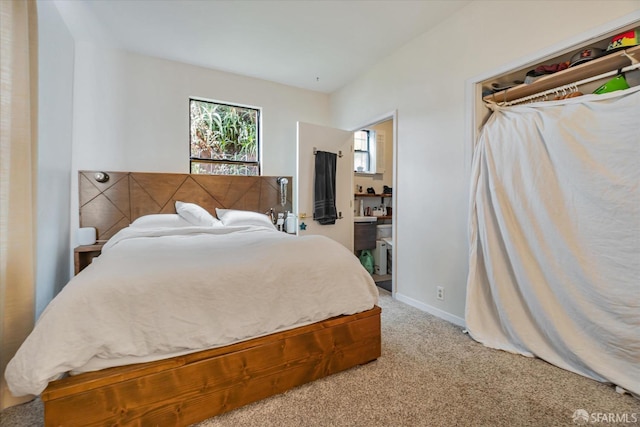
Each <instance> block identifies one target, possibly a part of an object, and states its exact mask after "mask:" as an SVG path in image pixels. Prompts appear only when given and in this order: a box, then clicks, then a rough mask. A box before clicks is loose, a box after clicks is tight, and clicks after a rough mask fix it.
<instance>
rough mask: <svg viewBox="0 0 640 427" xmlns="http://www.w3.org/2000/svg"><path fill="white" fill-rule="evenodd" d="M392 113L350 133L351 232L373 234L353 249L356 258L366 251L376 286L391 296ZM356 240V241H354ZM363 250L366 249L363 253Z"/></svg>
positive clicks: (393, 247)
mask: <svg viewBox="0 0 640 427" xmlns="http://www.w3.org/2000/svg"><path fill="white" fill-rule="evenodd" d="M395 119H396V113H395V112H393V113H390V114H387V115H385V116H383V117H382V118H379V119H377V120H372V121H371V122H370V124H367V125H365V126H360V127H358V128H357V129H355V130H354V132H355V138H354V168H353V175H354V177H353V183H354V190H355V191H354V197H353V207H354V229H355V230H356V231H355V233H357V232H358V229H362V228H363V227H366V228H367V229H368V230H370V231H369V233H374V235H373V236H372V237H370V238H369V239H367V243H365V245H364V246H357V245H356V246H354V253H355V254H356V256H360V255H361V253H362V251H363V250H369V251H370V253H371V254H372V255H373V259H374V271H373V274H372V277H373V279H374V281H375V282H376V285H377V286H378V287H380V288H382V289H385V290H387V291H389V292H391V293H392V294H393V293H394V291H395V289H396V286H395V283H396V281H395V280H394V279H395V277H396V275H395V271H396V265H395V264H397V262H395V261H396V259H397V258H396V257H395V253H396V246H397V245H396V238H395V236H396V227H397V221H396V220H395V218H396V215H395V214H396V213H397V211H396V206H397V197H396V194H395V193H396V191H394V190H395V187H396V176H397V171H396V165H397V161H396V157H397V155H396V151H397V150H396V147H397V138H396V120H395ZM356 240H357V238H356ZM363 248H366V249H363Z"/></svg>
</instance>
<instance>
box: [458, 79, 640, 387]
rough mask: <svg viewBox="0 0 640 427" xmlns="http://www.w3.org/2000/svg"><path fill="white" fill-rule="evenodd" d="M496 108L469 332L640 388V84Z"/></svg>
mask: <svg viewBox="0 0 640 427" xmlns="http://www.w3.org/2000/svg"><path fill="white" fill-rule="evenodd" d="M491 108H492V109H493V110H494V111H493V114H492V115H491V117H490V118H489V120H488V121H487V123H486V125H485V126H484V128H483V129H482V131H481V134H480V138H479V140H478V142H477V146H476V148H475V152H474V161H473V170H472V185H471V187H472V188H471V194H470V216H469V232H470V235H469V240H470V265H469V277H468V283H467V301H466V324H467V328H468V330H469V332H470V335H471V336H472V337H473V338H474V339H476V340H477V341H479V342H481V343H483V344H485V345H486V346H488V347H492V348H497V349H502V350H506V351H509V352H513V353H519V354H522V355H526V356H535V357H539V358H541V359H544V360H546V361H547V362H549V363H552V364H554V365H557V366H559V367H561V368H564V369H567V370H570V371H573V372H575V373H578V374H581V375H584V376H586V377H589V378H593V379H595V380H597V381H601V382H609V383H613V384H616V385H618V386H620V387H622V388H624V389H626V390H628V391H630V392H632V393H635V394H639V395H640V363H639V361H640V335H639V331H640V283H639V282H638V280H639V278H640V87H636V88H631V89H627V90H622V91H618V92H613V93H609V94H605V95H585V96H582V97H579V98H572V99H566V100H563V101H557V102H552V103H545V102H539V103H533V104H522V105H515V106H510V107H499V106H496V105H493V106H492V107H491Z"/></svg>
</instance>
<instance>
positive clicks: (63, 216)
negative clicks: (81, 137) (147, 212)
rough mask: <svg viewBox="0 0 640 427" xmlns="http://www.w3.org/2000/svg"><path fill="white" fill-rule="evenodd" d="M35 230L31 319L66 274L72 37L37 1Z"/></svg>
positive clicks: (49, 6)
mask: <svg viewBox="0 0 640 427" xmlns="http://www.w3.org/2000/svg"><path fill="white" fill-rule="evenodd" d="M37 4H38V44H39V46H38V61H39V74H38V86H39V87H38V91H39V92H38V104H39V105H38V107H39V111H38V213H37V215H38V231H37V242H38V248H37V264H36V311H35V312H36V319H37V318H38V317H39V316H40V313H41V312H42V310H43V309H44V308H45V306H46V305H47V304H48V303H49V301H50V300H51V298H53V297H54V296H55V294H56V293H58V291H59V290H60V289H62V286H64V284H65V283H67V281H68V280H69V277H70V270H69V263H70V259H71V250H70V245H69V218H70V210H69V209H70V201H71V194H70V183H71V139H72V135H71V129H72V114H73V104H72V101H73V58H74V40H73V38H72V37H71V34H70V33H69V31H68V30H67V27H66V25H65V24H64V22H63V21H62V18H61V17H60V15H59V13H58V10H57V9H56V7H55V6H54V5H53V3H51V2H49V1H43V0H39V1H38V3H37Z"/></svg>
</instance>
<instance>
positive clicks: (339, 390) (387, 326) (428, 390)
mask: <svg viewBox="0 0 640 427" xmlns="http://www.w3.org/2000/svg"><path fill="white" fill-rule="evenodd" d="M380 305H381V307H382V310H383V311H382V356H381V357H380V359H378V360H377V361H375V362H372V363H370V364H368V365H365V366H360V367H357V368H354V369H351V370H349V371H346V372H342V373H340V374H336V375H333V376H331V377H328V378H324V379H321V380H318V381H315V382H313V383H310V384H306V385H304V386H301V387H298V388H295V389H293V390H290V391H288V392H287V393H284V394H281V395H278V396H274V397H271V398H269V399H265V400H263V401H260V402H256V403H254V404H251V405H248V406H245V407H243V408H240V409H237V410H235V411H232V412H229V413H227V414H223V415H220V416H218V417H214V418H211V419H209V420H206V421H204V422H202V423H200V424H198V425H197V426H198V427H224V426H229V427H232V426H233V427H236V426H256V427H257V426H260V427H267V426H274V427H275V426H278V427H283V426H291V427H294V426H295V427H299V426H437V427H440V426H509V427H512V426H545V427H547V426H571V425H577V424H576V423H574V421H573V420H572V416H573V414H574V411H576V410H578V409H583V410H585V411H586V412H587V413H588V414H592V416H593V415H595V416H597V417H599V419H600V420H602V419H603V418H602V417H603V416H604V417H607V420H611V418H610V415H609V414H613V416H614V417H617V419H618V420H621V419H622V420H624V419H627V420H628V421H630V422H629V423H627V424H625V423H620V422H618V423H616V422H602V423H601V424H603V425H608V426H613V425H632V426H640V400H638V399H636V398H634V397H632V396H629V395H621V394H618V393H616V392H615V390H614V388H613V387H612V386H610V385H606V384H601V383H598V382H596V381H593V380H590V379H587V378H584V377H581V376H579V375H576V374H573V373H571V372H568V371H564V370H562V369H559V368H556V367H555V366H552V365H549V364H548V363H545V362H543V361H542V360H538V359H530V358H526V357H522V356H518V355H513V354H510V353H506V352H502V351H497V350H492V349H489V348H486V347H484V346H482V345H481V344H478V343H476V342H475V341H473V340H472V339H471V338H469V337H468V336H467V335H465V334H463V333H462V332H461V330H460V328H459V327H457V326H455V325H452V324H451V323H448V322H446V321H444V320H441V319H438V318H436V317H433V316H431V315H429V314H426V313H423V312H421V311H419V310H417V309H414V308H412V307H409V306H407V305H405V304H403V303H401V302H398V301H395V300H393V299H392V298H391V297H390V294H389V293H388V292H386V291H384V290H381V298H380ZM596 413H597V414H596ZM599 414H602V415H599ZM0 420H1V421H0V425H1V426H2V427H9V426H12V427H13V426H20V427H22V426H25V427H26V426H29V427H34V426H38V425H42V404H41V402H40V401H39V400H36V401H33V402H31V403H28V404H24V405H20V406H17V407H13V408H9V409H7V410H5V411H3V412H2V413H1V414H0Z"/></svg>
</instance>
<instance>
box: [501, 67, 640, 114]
mask: <svg viewBox="0 0 640 427" xmlns="http://www.w3.org/2000/svg"><path fill="white" fill-rule="evenodd" d="M638 68H640V63H636V64H631V65H629V66H627V67H624V68H621V69H619V70H613V71H609V72H607V73H602V74H598V75H597V76H593V77H589V78H587V79H583V80H580V81H577V82H574V83H569V84H566V85H562V86H558V87H555V88H553V89H548V90H545V91H542V92H538V93H534V94H533V95H529V96H525V97H522V98H518V99H514V100H513V101H507V102H499V103H498V105H500V106H502V107H508V106H510V105H515V104H520V103H523V102H527V101H531V100H532V99H536V98H541V97H543V96H547V95H551V94H553V93H556V92H558V91H562V90H567V89H571V88H574V87H577V86H580V85H583V84H587V83H591V82H593V81H596V80H600V79H604V78H606V77H611V76H616V75H618V74H620V73H624V72H627V71H631V70H636V69H638Z"/></svg>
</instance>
